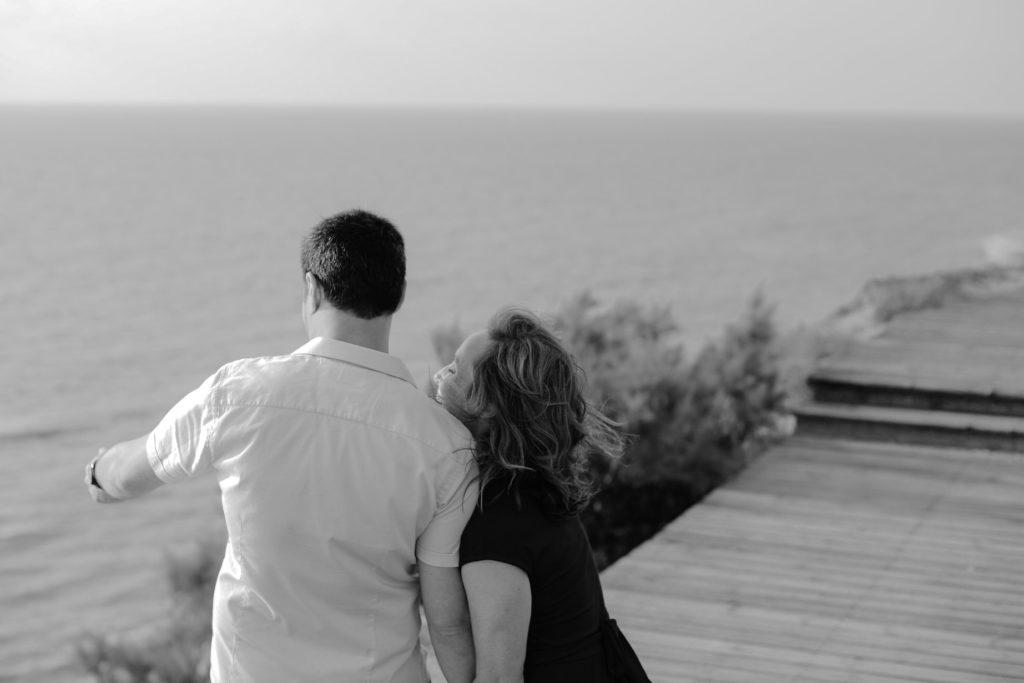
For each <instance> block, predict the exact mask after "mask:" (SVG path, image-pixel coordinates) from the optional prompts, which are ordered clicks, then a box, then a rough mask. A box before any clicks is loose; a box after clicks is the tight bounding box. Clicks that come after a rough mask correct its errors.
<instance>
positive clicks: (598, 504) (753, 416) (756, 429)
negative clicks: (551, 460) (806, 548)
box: [434, 292, 785, 566]
mask: <svg viewBox="0 0 1024 683" xmlns="http://www.w3.org/2000/svg"><path fill="white" fill-rule="evenodd" d="M553 324H554V326H555V328H556V329H557V330H558V331H559V333H560V335H561V338H562V340H563V342H564V343H565V344H566V346H567V347H568V348H569V350H570V351H571V352H572V353H573V355H574V356H575V357H576V359H577V361H578V362H579V364H580V366H581V368H582V369H583V371H584V372H585V374H586V376H587V390H588V392H589V395H588V398H589V400H590V401H591V402H592V403H593V404H594V405H597V406H599V407H601V409H602V410H603V411H604V412H605V413H606V414H607V415H608V416H609V417H611V418H613V419H614V420H616V421H617V422H619V424H620V425H621V426H622V429H623V431H624V432H625V433H626V434H627V435H629V445H628V448H627V451H626V454H625V456H624V457H623V458H622V460H621V461H618V462H601V461H596V462H592V464H591V465H592V469H593V474H594V476H595V478H596V479H597V480H598V481H599V482H600V492H599V493H598V495H597V496H595V498H594V500H593V502H592V504H591V506H590V508H589V509H588V510H587V511H586V512H585V513H584V515H583V518H584V523H585V524H586V526H587V531H588V534H589V535H590V538H591V543H592V544H593V546H594V550H595V553H596V555H597V557H598V561H599V564H600V565H601V566H604V565H606V564H608V563H610V562H612V561H614V560H615V559H616V558H618V557H620V556H621V555H623V554H625V553H626V552H628V551H629V550H630V549H632V548H633V547H635V546H636V545H638V544H639V543H640V542H642V541H643V540H645V539H646V538H648V537H650V536H651V535H653V534H654V533H655V532H657V531H658V530H659V529H660V528H661V527H662V526H664V525H665V524H666V523H667V522H669V521H670V520H672V519H674V518H675V517H677V516H678V515H679V514H681V513H682V512H683V511H684V510H685V509H686V508H688V507H689V506H691V505H693V504H694V503H696V502H697V501H699V500H700V499H701V498H702V497H703V496H704V495H706V494H707V493H708V492H709V491H711V490H712V489H714V488H715V487H716V486H718V485H719V484H721V483H722V482H724V481H726V480H727V479H728V478H729V477H731V476H733V475H734V474H736V473H737V472H738V471H740V470H741V469H742V468H743V467H744V466H745V465H746V464H747V462H748V461H749V460H750V458H751V457H752V455H754V454H756V453H757V452H758V451H759V450H760V448H761V447H763V445H764V444H765V443H766V441H767V440H769V439H771V438H773V437H774V436H775V435H776V433H777V427H778V424H779V418H780V415H781V413H782V411H783V408H784V405H783V404H784V399H785V394H784V391H783V383H782V378H781V376H780V358H779V354H778V352H777V350H776V334H775V326H774V323H773V321H772V310H771V308H770V307H769V306H767V305H766V304H765V302H764V300H763V299H762V297H761V296H760V295H755V296H754V297H753V299H752V300H751V302H750V305H749V306H748V308H747V311H746V312H745V314H744V316H743V317H742V318H741V319H740V320H739V321H737V322H736V323H735V324H733V325H731V326H729V327H728V328H727V329H726V331H725V333H724V335H723V336H722V338H721V339H720V340H719V341H718V342H717V343H715V344H711V345H709V346H707V347H705V348H704V349H703V350H702V351H701V352H700V353H699V354H698V355H697V357H696V359H695V360H694V361H693V362H692V363H689V364H687V363H686V362H685V354H684V352H683V348H682V345H681V343H680V342H679V341H678V338H677V334H676V332H677V330H678V328H677V325H676V324H675V322H674V321H673V319H672V316H671V314H670V312H669V309H668V307H664V306H649V307H644V306H642V305H640V304H638V303H637V302H633V301H623V302H618V303H615V304H612V305H611V306H608V307H601V306H600V305H599V303H598V302H597V300H596V299H594V298H593V297H592V296H591V295H590V294H589V293H586V292H584V293H582V294H580V295H578V296H577V297H575V298H573V299H572V300H570V301H569V302H568V303H567V304H566V305H565V306H563V307H562V308H561V309H560V310H559V311H558V312H557V313H556V314H555V315H554V320H553ZM461 337H462V335H461V333H460V331H459V330H458V327H457V326H449V327H446V328H442V329H440V330H438V331H437V332H436V333H435V335H434V344H435V350H438V351H441V350H443V349H454V348H455V347H457V345H458V343H459V342H460V341H461ZM446 359H447V358H446V356H443V355H440V353H439V360H441V362H445V361H446Z"/></svg>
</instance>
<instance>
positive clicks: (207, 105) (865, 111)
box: [0, 100, 1024, 121]
mask: <svg viewBox="0 0 1024 683" xmlns="http://www.w3.org/2000/svg"><path fill="white" fill-rule="evenodd" d="M0 108H10V109H17V108H25V109H28V108H45V109H193V110H199V109H207V110H218V109H219V110H237V109H251V110H257V109H267V110H273V109H290V110H350V111H393V112H397V111H408V112H414V111H421V112H438V113H440V112H482V113H500V112H518V113H570V114H581V113H591V114H654V115H683V116H687V115H692V116H715V117H737V118H739V117H780V118H800V117H813V118H858V119H864V118H873V119H917V120H922V119H929V120H935V119H938V120H985V121H993V120H995V121H1024V111H1006V112H992V111H969V110H965V111H954V110H925V109H893V110H887V109H872V108H860V109H836V108H823V107H822V108H819V107H807V108H798V107H763V108H759V107H742V108H741V107H705V106H700V107H697V106H691V107H683V106H678V107H664V106H636V105H587V104H571V105H555V104H511V103H497V104H493V103H492V104H483V103H451V104H426V103H394V102H390V103H388V102H385V103H373V102H360V103H357V102H314V101H310V102H272V101H234V102H211V101H177V100H176V101H159V100H134V101H133V100H109V101H97V100H77V101H76V100H0Z"/></svg>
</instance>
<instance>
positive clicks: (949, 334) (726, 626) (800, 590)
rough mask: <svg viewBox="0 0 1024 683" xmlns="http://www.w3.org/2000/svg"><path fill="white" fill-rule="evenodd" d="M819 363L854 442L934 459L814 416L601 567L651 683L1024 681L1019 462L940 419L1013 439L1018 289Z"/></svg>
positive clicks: (1020, 379) (896, 327)
mask: <svg viewBox="0 0 1024 683" xmlns="http://www.w3.org/2000/svg"><path fill="white" fill-rule="evenodd" d="M824 365H825V366H826V367H825V368H824V370H826V371H827V372H824V373H823V377H824V379H825V380H827V382H826V383H825V385H824V388H825V389H826V390H827V391H823V396H825V398H824V399H819V400H826V401H830V402H831V403H826V404H821V405H820V406H819V408H818V409H819V411H822V412H825V411H828V410H842V409H843V405H842V404H843V403H846V404H847V405H846V408H847V415H846V416H845V418H844V419H845V422H844V421H843V420H837V421H835V422H833V424H836V425H846V426H844V427H843V430H846V432H845V433H848V434H851V435H852V434H857V435H858V437H859V438H861V439H864V438H867V439H873V438H875V439H877V438H880V437H879V435H883V436H886V435H887V436H889V437H891V438H892V439H893V440H909V441H913V440H914V439H917V438H922V439H923V440H925V441H926V442H929V441H930V442H931V443H933V444H936V439H938V443H937V445H930V446H929V445H913V444H906V443H904V444H898V443H893V442H888V441H877V440H876V441H872V440H867V441H865V440H845V439H843V438H837V437H836V434H838V433H840V430H839V428H838V427H837V428H836V431H835V432H834V433H830V428H829V427H828V423H826V422H823V421H822V418H821V417H819V418H818V422H817V424H818V425H819V426H818V428H817V430H816V432H815V435H813V436H800V435H798V436H797V437H794V438H792V439H790V440H789V441H787V442H786V443H784V444H783V445H781V446H779V447H777V448H775V449H773V450H772V451H771V452H769V453H767V454H765V455H764V456H763V457H762V458H760V459H759V460H758V461H757V462H756V463H755V464H754V465H752V466H751V467H750V468H748V469H747V471H745V472H743V473H742V474H741V475H740V476H739V477H738V478H737V479H736V480H735V481H733V482H731V483H729V484H727V485H726V486H724V487H722V488H720V489H718V490H717V491H715V492H714V493H712V494H711V495H710V496H709V497H708V498H707V499H705V501H703V502H702V503H700V504H699V505H697V506H695V507H694V508H692V509H690V510H689V511H687V512H686V513H685V514H684V515H683V516H682V517H680V518H679V519H677V520H675V521H674V522H673V523H671V524H670V525H669V526H668V527H667V528H666V529H664V530H663V531H662V532H661V533H660V534H659V535H657V536H656V537H655V538H653V539H652V540H651V541H649V542H647V543H646V544H644V545H643V546H641V547H639V548H638V549H636V550H634V551H633V552H632V553H631V554H630V555H628V556H627V557H625V558H623V559H621V560H620V561H619V562H617V563H616V564H615V565H613V566H612V567H611V568H609V569H608V570H606V571H605V572H604V574H603V575H602V581H603V583H604V586H605V590H606V593H607V597H608V603H609V609H610V610H611V612H612V613H613V615H614V616H615V617H616V618H618V619H619V621H620V622H621V624H622V626H623V630H624V631H625V632H626V633H627V635H628V636H629V637H630V639H631V641H632V642H633V644H634V646H635V647H636V649H637V651H638V653H639V654H640V656H641V658H642V659H643V660H644V662H645V664H646V665H647V667H648V669H649V673H650V674H651V677H652V679H653V680H655V681H666V682H676V681H678V682H686V681H707V682H711V681H716V682H722V683H725V682H736V683H761V682H763V683H773V682H776V681H778V682H782V681H786V682H791V681H801V682H814V681H823V682H842V683H854V682H872V683H897V682H901V683H906V682H908V681H915V682H918V683H975V682H977V683H991V682H995V681H1024V454H1022V453H1020V452H1014V448H1015V445H1014V444H1015V443H1016V442H1012V441H1011V442H1009V444H1010V445H1009V446H1008V447H1007V446H1006V443H1004V442H1002V441H1000V442H998V443H999V444H1000V447H1002V448H1004V451H1006V452H996V451H989V450H967V449H965V448H949V447H948V445H949V443H956V441H954V440H952V439H950V440H948V441H947V440H946V439H947V436H944V435H945V434H950V433H951V432H948V431H947V432H941V431H940V432H936V431H935V430H934V426H935V425H933V424H928V422H929V421H930V422H933V423H934V422H936V421H938V422H942V423H947V424H946V426H947V427H949V428H950V429H960V427H961V426H963V425H964V424H965V421H967V422H969V423H972V424H971V426H970V428H969V429H968V428H964V429H963V430H962V431H963V432H965V433H967V434H968V435H970V434H974V435H975V436H976V435H978V434H982V435H984V434H985V433H986V432H991V434H989V436H988V437H986V438H990V439H995V438H1002V437H1001V435H1002V434H1004V433H1012V434H1014V435H1016V434H1019V433H1020V432H1021V430H1020V429H1019V421H1020V420H1021V417H1022V415H1021V409H1022V406H1024V294H1009V295H1003V296H1000V297H994V298H992V299H990V300H987V301H983V302H979V301H972V302H962V303H956V304H951V305H949V306H946V307H943V308H942V309H937V310H930V311H922V312H919V313H915V314H912V315H907V316H901V317H900V318H897V319H896V320H895V321H893V322H892V323H890V325H889V326H888V328H887V329H886V330H885V332H884V333H883V334H882V336H881V337H880V338H878V339H876V340H872V341H870V342H868V343H865V344H857V345H854V346H852V347H851V348H850V349H847V350H846V351H845V353H844V354H841V355H840V357H837V358H831V359H826V362H825V364H824ZM828 392H832V394H831V396H830V397H829V394H828ZM850 397H853V400H851V398H850ZM851 403H854V404H855V405H849V404H851ZM865 404H867V405H869V406H870V407H868V408H866V407H865ZM886 411H889V412H886ZM901 411H902V412H901ZM926 411H934V412H933V413H930V414H928V420H925V421H924V423H922V416H923V415H924V413H925V412H926ZM880 413H885V415H884V420H883V419H882V417H880ZM984 413H988V414H987V415H985V414H984ZM866 414H868V415H866ZM999 416H1002V417H999ZM862 419H867V420H868V422H873V423H874V426H873V427H872V426H871V425H868V426H866V427H863V428H862V427H858V426H857V424H856V422H857V420H862ZM998 420H1005V425H999V424H992V423H993V421H998ZM893 421H895V422H896V423H899V422H900V421H906V422H907V423H908V425H909V429H906V430H901V429H893V428H892V422H893ZM882 422H886V424H888V426H885V425H882V426H879V425H880V424H881V423H882ZM850 425H854V427H851V426H850ZM997 427H998V429H997ZM858 430H860V431H858ZM936 434H938V437H936ZM971 438H974V437H971ZM1015 438H1016V437H1015ZM966 443H971V441H969V440H968V441H967V442H966Z"/></svg>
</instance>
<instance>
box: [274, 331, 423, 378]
mask: <svg viewBox="0 0 1024 683" xmlns="http://www.w3.org/2000/svg"><path fill="white" fill-rule="evenodd" d="M298 354H303V355H308V356H322V357H324V358H331V359H334V360H340V361H341V362H343V363H351V364H352V365H358V366H360V367H363V368H366V369H368V370H373V371H375V372H382V373H384V374H385V375H391V376H392V377H397V378H398V379H400V380H404V381H406V382H408V383H409V384H411V385H413V386H416V382H415V381H414V380H413V378H412V374H411V373H410V372H409V368H407V367H406V366H405V363H403V362H402V361H401V360H400V359H399V358H397V357H395V356H392V355H390V354H387V353H383V352H381V351H374V350H373V349H368V348H366V347H365V346H358V345H356V344H349V343H348V342H343V341H341V340H338V339H330V338H328V337H313V338H312V339H310V340H309V341H308V342H306V343H305V344H303V345H302V346H300V347H299V348H297V349H296V350H295V351H293V352H292V355H298Z"/></svg>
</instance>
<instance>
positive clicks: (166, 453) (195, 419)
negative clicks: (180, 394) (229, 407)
mask: <svg viewBox="0 0 1024 683" xmlns="http://www.w3.org/2000/svg"><path fill="white" fill-rule="evenodd" d="M215 377H216V375H214V376H211V377H210V378H208V379H207V380H206V381H205V382H203V384H202V385H200V387H199V388H197V389H195V390H194V391H192V392H190V393H189V394H188V395H186V396H185V397H184V398H183V399H181V400H180V401H178V403H177V404H176V405H175V406H174V407H173V408H171V409H170V411H168V413H167V414H166V415H164V417H163V419H161V420H160V423H159V424H158V425H157V426H156V428H155V429H154V430H153V431H152V432H150V434H149V438H148V439H147V440H146V458H147V459H148V460H149V465H150V467H152V468H153V472H154V473H155V474H156V476H157V477H159V478H160V480H161V481H163V482H164V483H168V484H170V483H174V482H176V481H182V480H184V479H189V478H191V477H194V476H196V475H197V474H202V473H204V472H206V471H208V470H209V469H211V467H212V456H211V448H210V431H211V426H212V422H213V419H212V418H213V410H212V408H211V405H210V394H211V391H212V387H213V385H214V381H215Z"/></svg>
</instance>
